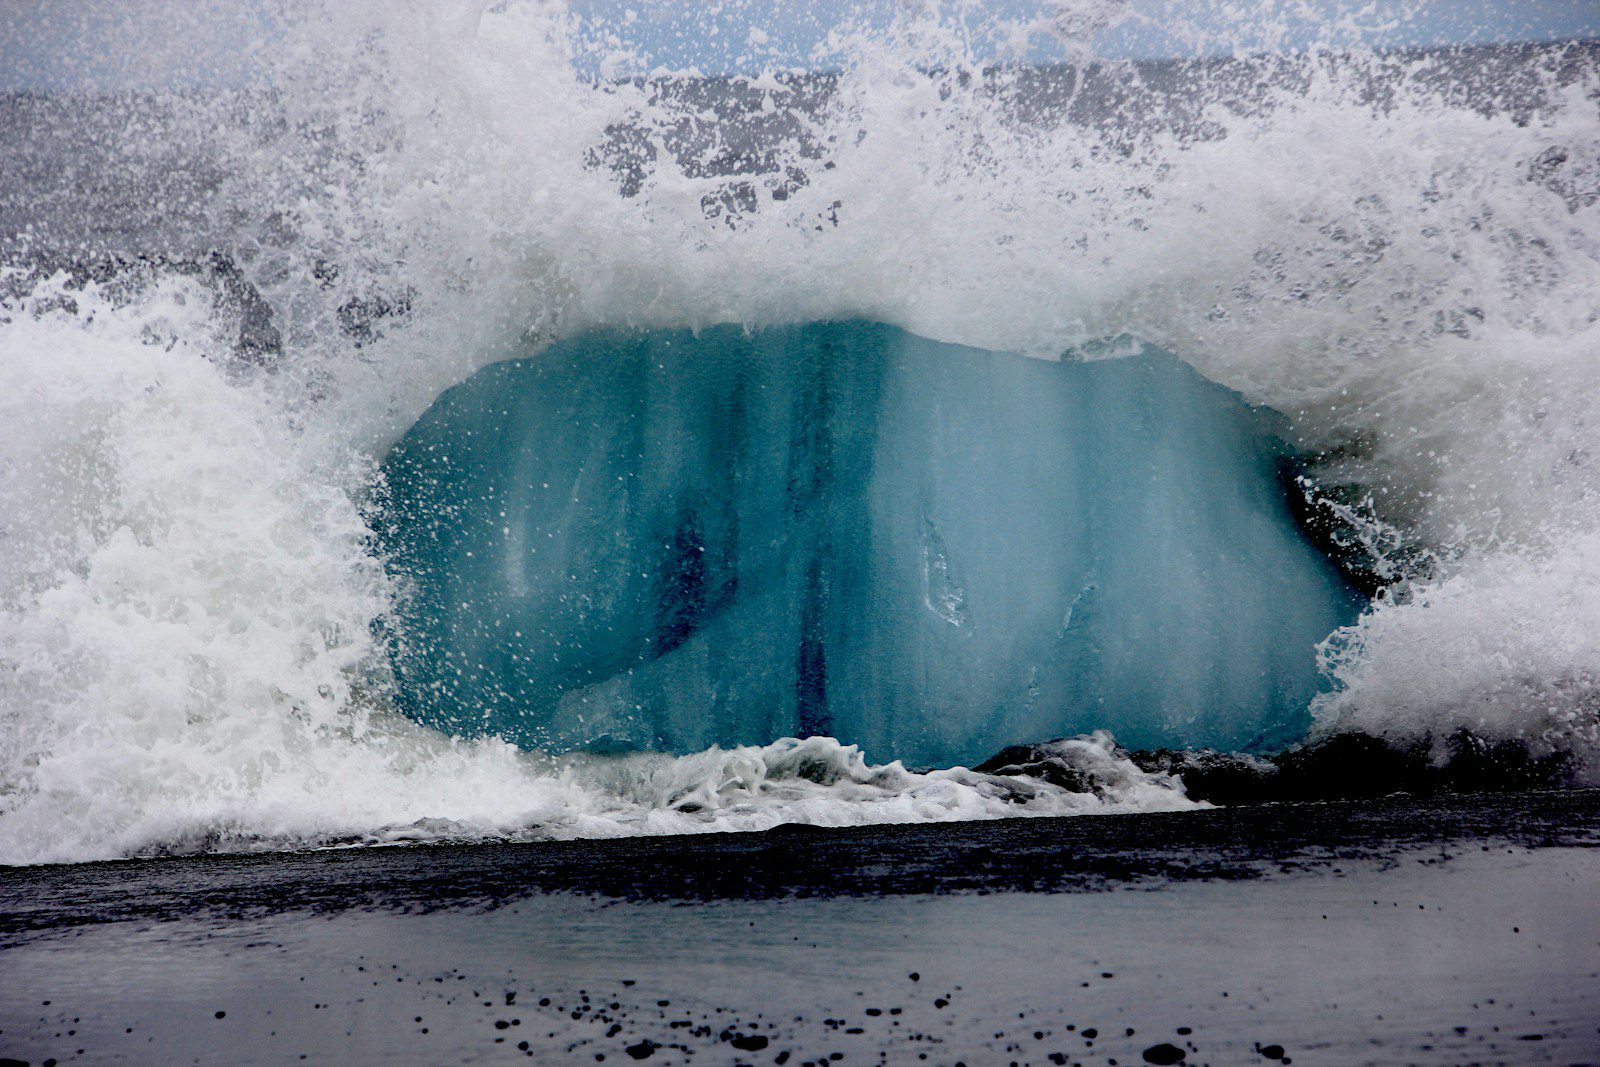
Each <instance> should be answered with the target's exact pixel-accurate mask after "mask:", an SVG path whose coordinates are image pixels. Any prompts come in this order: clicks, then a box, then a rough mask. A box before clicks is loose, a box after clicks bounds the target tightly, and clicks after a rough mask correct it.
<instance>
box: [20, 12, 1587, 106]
mask: <svg viewBox="0 0 1600 1067" xmlns="http://www.w3.org/2000/svg"><path fill="white" fill-rule="evenodd" d="M904 3H905V0H726V2H722V3H706V2H704V0H653V2H652V0H573V2H572V4H571V7H572V9H573V10H574V11H576V12H578V13H579V14H581V15H583V16H584V17H585V18H586V19H588V20H589V21H590V22H591V23H594V24H603V25H605V26H607V27H609V28H613V29H615V30H616V31H617V32H618V34H619V36H620V37H621V39H622V41H623V43H624V45H625V46H627V47H629V48H631V49H633V50H634V51H635V52H637V53H638V54H639V55H640V57H641V59H642V61H643V63H644V65H646V66H650V65H656V64H660V65H665V66H670V67H688V66H693V67H698V68H700V69H702V70H704V71H707V72H726V71H728V70H731V69H742V70H755V71H758V70H760V69H762V68H763V67H765V66H769V65H770V66H775V67H780V68H787V67H805V66H811V65H814V64H815V62H816V59H815V57H816V56H817V54H818V53H817V48H818V46H819V44H820V43H821V42H823V41H824V40H825V38H826V36H827V34H828V32H829V31H830V30H831V29H833V28H834V27H835V26H837V25H839V24H840V23H842V22H844V21H847V20H850V19H858V20H863V21H865V22H867V23H868V24H872V25H882V24H885V23H887V22H888V21H889V19H890V18H891V17H892V15H893V13H894V12H895V11H896V10H897V9H899V7H900V6H901V5H903V4H904ZM1084 6H1086V5H1085V2H1084V0H998V2H995V3H992V4H989V5H987V7H986V11H987V13H988V14H989V15H990V16H995V17H998V18H999V19H1001V20H1012V21H1016V22H1018V23H1026V22H1027V21H1029V20H1034V19H1038V18H1040V17H1041V16H1043V15H1045V14H1047V13H1049V12H1052V11H1066V12H1071V11H1073V10H1075V9H1080V8H1082V7H1084ZM1132 6H1133V17H1132V18H1130V19H1129V20H1128V21H1126V22H1125V23H1124V24H1123V25H1122V26H1121V27H1119V28H1117V29H1115V30H1113V31H1111V32H1109V33H1102V34H1101V35H1099V36H1098V37H1097V38H1096V39H1095V42H1094V45H1095V50H1096V52H1098V53H1100V54H1102V55H1106V56H1110V57H1126V56H1138V57H1145V56H1161V55H1180V54H1192V53H1193V52H1194V51H1195V50H1196V48H1197V47H1198V48H1204V49H1207V50H1216V49H1218V48H1220V47H1225V46H1228V45H1237V46H1242V47H1244V48H1246V49H1248V50H1259V49H1270V48H1298V47H1304V46H1305V45H1306V44H1309V43H1311V42H1313V41H1314V40H1316V39H1317V37H1318V35H1319V33H1321V32H1323V31H1325V30H1326V28H1327V25H1328V17H1329V16H1330V15H1332V14H1335V13H1338V12H1341V11H1345V12H1349V11H1361V10H1362V9H1370V10H1369V11H1368V12H1367V13H1366V14H1363V15H1361V16H1360V17H1359V18H1356V19H1354V20H1353V21H1354V23H1356V24H1358V25H1359V27H1360V29H1359V30H1358V31H1357V35H1358V36H1361V37H1363V38H1364V39H1365V40H1366V41H1367V42H1368V43H1372V44H1376V45H1416V44H1439V43H1463V42H1485V41H1503V40H1550V39H1560V38H1571V37H1595V36H1600V0H1434V2H1432V3H1426V4H1424V3H1419V2H1418V0H1376V2H1374V3H1369V2H1366V0H1360V2H1341V0H1276V2H1274V0H1242V2H1241V0H1232V2H1228V0H1176V2H1173V0H1133V5H1132ZM270 7H271V5H269V4H268V3H265V2H263V0H184V2H177V0H0V88H4V89H18V88H116V87H124V86H154V85H215V84H238V83H240V82H242V81H249V80H250V79H251V77H252V74H251V72H252V70H253V69H255V68H254V66H253V64H252V62H251V59H250V56H251V53H252V52H253V51H255V50H258V49H263V48H270V47H271V42H272V25H273V23H272V19H271V18H270V17H269V16H268V15H267V14H266V12H267V11H268V10H270ZM1261 8H1267V9H1275V10H1287V9H1291V8H1298V9H1302V10H1309V11H1312V12H1314V15H1315V17H1313V18H1309V19H1299V20H1288V21H1286V22H1285V21H1283V20H1277V23H1276V24H1277V25H1278V27H1279V28H1280V29H1286V30H1287V32H1286V33H1280V34H1275V35H1271V36H1268V35H1264V34H1262V33H1260V32H1258V31H1257V30H1255V29H1253V28H1252V27H1254V26H1259V25H1261V24H1263V23H1262V22H1260V21H1254V20H1246V21H1245V22H1244V23H1243V25H1242V29H1241V23H1240V22H1239V21H1237V20H1235V19H1230V18H1228V17H1225V16H1223V15H1222V14H1220V12H1223V11H1225V10H1230V9H1231V10H1235V11H1237V10H1239V9H1252V10H1254V9H1261ZM1411 9H1416V10H1415V11H1414V12H1413V13H1409V14H1408V11H1410V10H1411ZM630 12H631V15H630V14H629V13H630ZM988 44H989V45H990V46H992V47H994V48H995V49H996V50H998V47H999V46H998V44H997V43H996V42H993V41H990V42H988ZM1035 58H1049V56H1048V50H1047V49H1041V48H1039V47H1036V48H1035ZM822 62H823V63H826V62H827V60H826V58H825V57H824V58H823V59H822Z"/></svg>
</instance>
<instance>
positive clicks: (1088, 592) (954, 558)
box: [382, 322, 1357, 765]
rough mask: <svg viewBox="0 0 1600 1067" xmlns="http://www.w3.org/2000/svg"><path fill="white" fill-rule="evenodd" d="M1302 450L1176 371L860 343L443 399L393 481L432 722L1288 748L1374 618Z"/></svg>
mask: <svg viewBox="0 0 1600 1067" xmlns="http://www.w3.org/2000/svg"><path fill="white" fill-rule="evenodd" d="M1277 429H1278V420H1277V419H1276V418H1275V417H1274V416H1272V415H1271V413H1268V412H1264V411H1260V410H1257V409H1252V408H1250V407H1249V406H1247V405H1246V404H1244V403H1243V402H1242V401H1241V400H1240V399H1239V398H1238V397H1237V396H1236V395H1235V394H1233V393H1230V392H1228V391H1227V390H1224V389H1222V388H1220V387H1218V386H1216V385H1213V384H1211V383H1209V382H1207V381H1205V380H1204V379H1202V378H1200V377H1199V376H1198V375H1196V374H1195V373H1194V372H1193V371H1191V370H1189V369H1188V368H1187V367H1185V366H1184V365H1183V364H1181V363H1180V362H1179V361H1178V360H1176V359H1174V358H1173V357H1171V356H1169V355H1165V354H1162V353H1159V352H1156V351H1154V350H1147V351H1145V352H1143V353H1142V354H1139V355H1136V356H1131V357H1127V358H1118V359H1110V360H1100V361H1094V362H1073V361H1066V362H1059V363H1056V362H1048V361H1040V360H1033V359H1026V358H1022V357H1018V356H1013V355H1008V354H998V353H990V352H982V351H977V350H973V349H966V348H961V347H959V346H954V345H947V344H941V343H938V342H934V341H930V340H926V339H923V338H920V337H916V336H913V335H911V334H908V333H906V332H904V331H901V330H898V329H895V328H893V327H889V326H884V325H879V324H874V323H866V322H834V323H814V324H809V325H801V326H789V327H781V328H772V329H766V330H761V331H758V332H754V333H749V332H746V331H744V330H742V329H740V328H738V327H734V326H726V327H716V328H713V329H709V330H705V331H703V332H701V333H699V334H698V335H696V334H693V333H690V332H688V331H682V330H679V331H660V332H649V333H628V334H623V333H608V334H600V335H594V336H589V337H583V338H579V339H576V340H571V341H566V342H563V343H561V344H558V345H556V346H554V347H553V348H551V349H549V350H547V351H545V352H543V353H540V354H539V355H538V356H537V357H535V358H530V359H527V360H519V361H514V362H506V363H499V364H496V365H493V366H490V367H487V368H485V369H484V370H482V371H481V372H479V373H478V374H476V375H474V376H473V377H472V378H471V379H470V380H468V381H466V382H464V383H462V384H460V385H458V386H456V387H455V388H453V389H451V390H449V391H448V392H447V393H445V394H444V395H443V396H442V397H441V398H440V399H439V400H438V401H437V402H436V403H435V404H434V405H433V407H432V408H431V409H430V410H429V411H428V412H427V414H426V415H424V416H423V418H422V419H421V420H419V421H418V423H417V424H416V425H415V426H414V427H413V428H412V430H411V431H410V432H409V433H408V434H407V435H406V436H405V437H404V439H403V440H401V441H400V443H399V444H398V445H397V446H396V447H395V448H394V450H393V451H392V452H391V454H390V455H389V457H388V459H387V460H386V463H385V471H386V474H387V478H388V483H389V490H390V498H389V504H388V510H387V515H386V519H385V522H384V523H383V524H382V527H383V535H384V538H385V540H386V548H387V550H388V553H389V556H390V560H391V566H392V567H393V568H394V569H395V570H396V571H397V572H398V573H400V574H402V575H404V576H405V577H406V579H407V583H406V584H407V588H408V592H407V597H406V602H405V604H404V605H403V607H402V610H401V611H400V612H399V614H398V616H397V619H398V621H397V624H396V630H395V632H394V634H393V635H392V636H393V640H394V646H395V654H394V663H395V667H396V671H397V676H398V682H399V692H400V698H401V701H402V704H403V706H404V707H405V708H406V710H407V711H408V712H409V713H410V714H412V715H413V716H415V717H416V718H418V719H419V720H421V721H423V722H425V723H428V724H430V725H434V726H437V727H440V728H442V729H445V730H447V731H449V732H452V733H456V734H462V735H477V734H483V733H489V734H497V735H500V736H503V737H505V738H508V739H510V740H512V741H515V742H516V743H518V744H520V745H524V746H527V747H539V748H547V749H555V750H564V749H572V748H644V749H664V750H671V751H678V752H687V751H694V750H698V749H702V748H705V747H707V746H709V745H711V744H730V743H735V742H740V743H751V742H763V741H769V740H772V739H774V738H778V737H782V736H788V735H800V736H805V735H809V734H829V735H832V736H835V737H838V738H839V739H841V740H843V741H846V742H850V743H859V744H861V745H863V746H864V747H865V748H866V750H867V751H868V752H869V753H870V754H871V755H872V756H873V757H874V758H876V759H883V758H888V757H891V756H892V757H899V758H902V759H905V760H907V761H908V762H914V763H927V764H939V765H947V764H949V763H953V762H970V761H973V760H976V759H980V758H982V757H983V756H985V755H987V754H989V753H991V752H992V751H994V750H995V749H996V748H998V747H1000V746H1002V745H1004V744H1007V743H1011V742H1016V741H1025V740H1036V739H1039V738H1043V737H1051V736H1059V735H1063V734H1072V733H1077V732H1082V731H1088V730H1092V729H1096V728H1102V727H1105V728H1109V729H1111V730H1113V731H1114V732H1115V734H1116V736H1117V737H1118V739H1119V740H1121V741H1123V742H1124V743H1128V744H1134V745H1140V746H1153V745H1185V746H1198V745H1212V746H1218V747H1224V748H1240V747H1246V746H1252V745H1255V746H1272V745H1278V744H1283V743H1287V742H1288V741H1290V740H1293V739H1294V738H1296V737H1298V736H1299V735H1300V734H1302V733H1303V732H1304V730H1305V728H1306V727H1307V725H1308V723H1309V718H1308V715H1307V710H1306V708H1307V705H1308V703H1309V701H1310V700H1311V698H1312V697H1313V696H1314V694H1315V693H1316V691H1317V688H1318V685H1319V679H1318V674H1317V669H1316V661H1315V646H1316V644H1317V643H1318V642H1319V641H1321V640H1322V639H1323V638H1324V637H1326V636H1327V635H1328V634H1329V633H1330V632H1331V631H1332V630H1333V629H1334V628H1335V627H1337V626H1339V625H1342V624H1344V623H1346V622H1349V621H1351V619H1352V618H1353V616H1354V613H1355V610H1356V606H1357V604H1356V599H1355V598H1354V597H1353V596H1352V594H1351V593H1350V592H1349V591H1348V590H1347V588H1346V587H1345V586H1344V585H1343V584H1342V582H1341V581H1340V579H1339V578H1338V576H1337V574H1336V572H1335V570H1334V569H1333V568H1332V567H1331V566H1330V565H1329V563H1328V562H1327V561H1326V560H1325V559H1323V558H1322V557H1321V556H1320V555H1319V553H1318V552H1317V550H1316V549H1314V548H1313V547H1312V546H1311V545H1310V544H1308V543H1307V542H1306V541H1305V540H1304V539H1303V537H1302V536H1301V533H1300V532H1299V531H1298V530H1297V528H1296V526H1295V524H1294V521H1293V518H1292V514H1291V510H1290V508H1289V507H1288V504H1287V501H1286V498H1285V488H1284V486H1283V481H1282V478H1281V471H1282V469H1283V463H1284V460H1285V448H1284V445H1283V444H1282V442H1281V440H1280V439H1279V437H1278V436H1277Z"/></svg>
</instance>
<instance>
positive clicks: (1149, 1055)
mask: <svg viewBox="0 0 1600 1067" xmlns="http://www.w3.org/2000/svg"><path fill="white" fill-rule="evenodd" d="M1186 1055H1187V1054H1186V1053H1185V1052H1184V1051H1183V1049H1181V1048H1179V1047H1178V1046H1177V1045H1169V1044H1167V1043H1166V1042H1165V1041H1163V1042H1162V1043H1161V1044H1159V1045H1151V1046H1150V1047H1149V1048H1147V1049H1145V1050H1144V1062H1146V1063H1157V1064H1165V1065H1166V1067H1171V1065H1172V1064H1174V1063H1182V1062H1183V1060H1184V1057H1185V1056H1186Z"/></svg>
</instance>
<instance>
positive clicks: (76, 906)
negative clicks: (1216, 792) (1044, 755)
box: [0, 791, 1600, 1067]
mask: <svg viewBox="0 0 1600 1067" xmlns="http://www.w3.org/2000/svg"><path fill="white" fill-rule="evenodd" d="M1597 843H1600V793H1596V792H1593V791H1568V792H1559V793H1558V792H1548V793H1525V794H1516V795H1501V796H1477V797H1454V798H1445V799H1440V800H1431V801H1416V800H1412V799H1407V798H1401V797H1396V798H1390V799H1385V800H1378V801H1368V802H1359V803H1334V804H1304V805H1268V806H1265V807H1259V808H1252V809H1231V810H1230V809H1217V810H1211V811H1202V812H1195V813H1189V814H1178V815H1170V814H1168V815H1128V816H1105V817H1092V816H1090V817H1079V818H1068V819H1035V820H1012V821H1004V822H991V823H968V824H963V825H955V826H919V827H881V828H873V829H864V830H814V829H785V830H780V831H776V832H770V833H758V834H728V835H715V836H705V837H698V838H682V837H679V838H674V839H671V840H648V839H647V840H640V839H634V840H627V841H616V842H592V841H591V842H576V843H542V844H525V845H481V846H461V847H414V848H385V849H348V850H334V851H321V852H305V853H290V854H270V855H249V856H209V857H200V858H188V859H160V860H150V861H137V862H119V863H107V864H88V865H82V866H65V867H42V868H30V869H20V868H12V869H8V870H7V871H5V873H4V874H3V875H0V938H3V946H4V947H3V948H0V971H3V973H4V975H5V981H4V982H3V983H0V1031H3V1032H0V1050H3V1053H4V1055H5V1056H7V1057H10V1058H11V1059H12V1060H19V1061H22V1062H27V1063H35V1064H37V1063H49V1062H51V1061H54V1062H57V1063H69V1062H91V1063H99V1062H123V1063H280V1062H299V1061H301V1060H305V1061H307V1062H315V1061H322V1062H333V1063H347V1062H376V1061H381V1062H393V1063H438V1062H446V1061H452V1062H454V1061H459V1062H468V1063H477V1062H509V1061H511V1060H512V1059H516V1060H517V1061H521V1062H526V1061H527V1060H528V1059H530V1058H531V1059H532V1060H533V1061H534V1062H574V1063H619V1062H620V1063H632V1062H636V1061H640V1062H647V1063H652V1064H662V1063H691V1062H692V1063H700V1064H706V1063H710V1064H721V1063H728V1064H732V1063H750V1064H763V1063H773V1064H789V1063H792V1064H801V1063H813V1064H815V1063H822V1062H827V1063H841V1064H850V1063H875V1064H888V1063H922V1062H926V1063H930V1064H955V1063H966V1064H969V1065H973V1067H976V1065H978V1064H991V1063H1000V1064H1005V1063H1016V1064H1064V1063H1083V1064H1090V1063H1107V1064H1111V1063H1117V1064H1141V1063H1178V1062H1184V1063H1194V1064H1200V1063H1212V1064H1224V1063H1249V1062H1295V1063H1301V1064H1310V1063H1327V1064H1351V1063H1373V1064H1379V1063H1400V1062H1406V1063H1440V1064H1447V1063H1448V1064H1456V1063H1567V1064H1570V1063H1592V1062H1595V1061H1596V1060H1597V1059H1600V1021H1597V1020H1596V1018H1595V1016H1594V1012H1593V1004H1594V1003H1596V998H1597V997H1600V901H1596V900H1595V898H1594V897H1593V895H1592V894H1591V893H1588V892H1587V891H1586V889H1585V886H1586V885H1590V884H1593V879H1594V878H1595V877H1596V876H1600V850H1596V848H1595V846H1596V844H1597Z"/></svg>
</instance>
